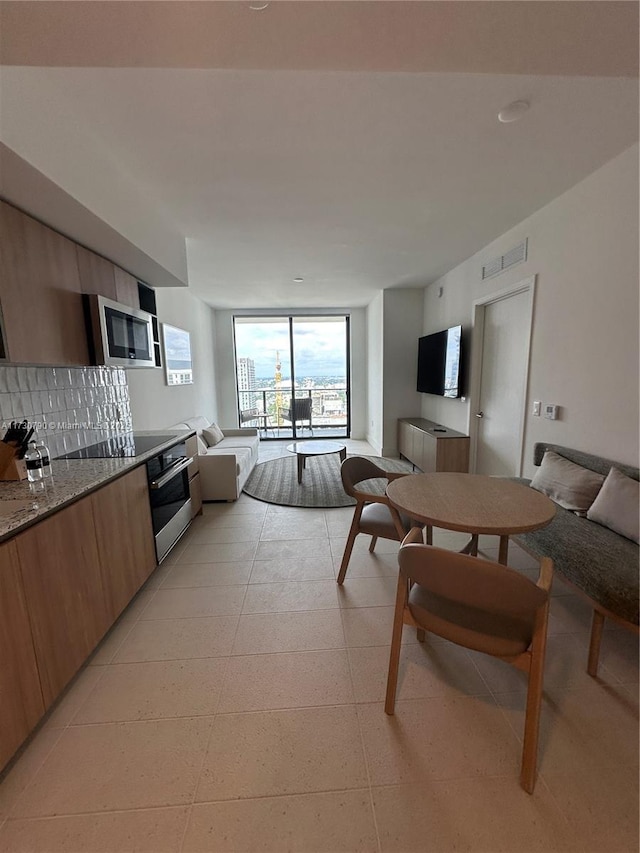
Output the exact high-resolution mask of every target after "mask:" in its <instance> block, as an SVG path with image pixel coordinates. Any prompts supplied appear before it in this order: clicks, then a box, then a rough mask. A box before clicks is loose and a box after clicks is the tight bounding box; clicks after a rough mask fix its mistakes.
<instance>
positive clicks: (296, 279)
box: [294, 276, 304, 284]
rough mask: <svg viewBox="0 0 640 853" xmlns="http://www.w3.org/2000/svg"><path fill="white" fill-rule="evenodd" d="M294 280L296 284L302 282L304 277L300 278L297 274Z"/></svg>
mask: <svg viewBox="0 0 640 853" xmlns="http://www.w3.org/2000/svg"><path fill="white" fill-rule="evenodd" d="M294 281H295V283H296V284H302V282H303V281H304V279H303V278H300V276H298V277H297V278H294Z"/></svg>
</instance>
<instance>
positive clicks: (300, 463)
mask: <svg viewBox="0 0 640 853" xmlns="http://www.w3.org/2000/svg"><path fill="white" fill-rule="evenodd" d="M303 468H304V456H303V455H302V454H301V453H298V483H302V469H303Z"/></svg>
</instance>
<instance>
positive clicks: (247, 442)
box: [220, 435, 260, 450]
mask: <svg viewBox="0 0 640 853" xmlns="http://www.w3.org/2000/svg"><path fill="white" fill-rule="evenodd" d="M259 444H260V439H259V438H256V437H255V436H253V435H248V436H247V437H246V438H244V437H240V436H225V439H224V441H223V442H221V444H220V447H224V448H225V450H235V449H236V448H237V447H248V448H253V447H258V446H259Z"/></svg>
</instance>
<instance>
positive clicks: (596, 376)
mask: <svg viewBox="0 0 640 853" xmlns="http://www.w3.org/2000/svg"><path fill="white" fill-rule="evenodd" d="M525 237H528V238H529V253H528V259H527V261H526V262H524V263H522V264H519V265H518V266H516V267H514V268H512V269H510V270H508V271H506V272H504V273H502V274H501V275H499V276H497V277H495V278H493V279H489V280H487V281H485V282H482V281H481V280H480V270H481V267H482V264H483V263H484V262H486V261H487V260H489V259H490V258H493V257H495V256H497V255H501V254H503V253H504V252H505V251H507V250H508V249H510V248H511V247H513V246H514V245H515V244H517V243H518V242H519V241H520V240H522V239H523V238H525ZM532 275H536V276H537V283H536V299H535V304H534V322H533V333H532V342H531V344H532V345H531V366H530V375H529V389H528V398H527V417H526V423H525V434H524V456H525V460H524V461H525V465H524V474H525V476H531V474H532V470H533V465H532V462H531V459H532V454H533V444H534V442H536V441H548V442H553V443H556V444H563V445H566V446H569V447H575V448H579V449H581V450H584V451H588V452H592V453H596V454H600V455H603V456H607V457H609V458H613V459H615V460H617V461H619V462H623V463H627V464H631V465H638V145H637V144H636V145H634V146H632V147H631V148H630V149H628V150H627V151H625V152H623V153H622V154H620V155H619V156H618V157H616V158H615V159H613V160H611V161H610V162H609V163H607V164H605V165H604V166H603V167H601V168H600V169H598V170H597V171H596V172H594V173H593V174H592V175H590V176H589V177H588V178H586V179H585V180H584V181H582V182H581V183H579V184H577V185H576V186H575V187H573V188H572V189H571V190H569V191H568V192H566V193H564V194H563V195H561V196H559V197H558V198H557V199H555V200H554V201H553V202H551V203H550V204H548V205H546V206H545V207H544V208H542V209H541V210H539V211H537V212H536V213H535V214H533V215H532V216H530V217H529V218H528V219H526V220H524V221H523V222H521V223H520V224H519V225H517V226H516V227H515V228H512V229H511V230H510V231H509V232H507V233H506V234H504V235H503V236H502V237H500V238H499V239H497V240H495V241H494V242H493V243H491V244H490V245H488V246H486V247H485V248H484V249H482V251H480V252H478V253H477V254H476V255H474V256H473V257H472V258H469V260H467V261H465V262H464V263H463V264H460V266H458V267H456V268H455V269H453V270H451V271H450V272H449V273H447V274H446V275H444V276H443V277H442V278H440V279H439V280H438V281H436V282H434V283H433V284H432V285H431V286H430V287H428V288H427V290H426V293H425V306H424V333H427V332H431V331H437V330H438V329H442V328H446V327H448V326H450V325H453V324H455V323H462V324H463V326H464V327H466V328H467V329H469V328H470V324H471V319H472V302H473V300H474V299H478V298H480V297H481V296H484V295H487V294H490V293H494V292H496V291H498V290H502V289H503V288H505V287H507V286H509V285H511V284H514V283H516V282H518V281H520V280H522V279H524V278H527V277H528V276H532ZM440 287H442V288H443V295H442V297H441V298H438V289H439V288H440ZM422 396H423V400H422V414H423V416H424V417H428V418H431V419H432V420H436V421H440V422H442V423H444V424H446V425H447V426H450V427H452V428H454V429H459V430H461V431H464V432H466V431H467V430H468V425H469V414H470V410H471V408H470V407H471V406H472V405H473V401H468V402H461V401H459V400H446V399H444V398H438V397H433V396H431V395H422ZM533 400H541V401H543V402H546V403H555V404H557V405H559V406H561V407H562V416H561V419H560V420H558V421H548V420H545V419H544V418H534V417H532V416H531V414H530V411H531V403H532V401H533Z"/></svg>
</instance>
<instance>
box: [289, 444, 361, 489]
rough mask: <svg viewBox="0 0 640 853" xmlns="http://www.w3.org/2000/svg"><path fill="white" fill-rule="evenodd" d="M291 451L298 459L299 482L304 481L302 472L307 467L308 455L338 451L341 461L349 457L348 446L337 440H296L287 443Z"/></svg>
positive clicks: (323, 454)
mask: <svg viewBox="0 0 640 853" xmlns="http://www.w3.org/2000/svg"><path fill="white" fill-rule="evenodd" d="M287 450H288V451H289V453H295V454H296V458H297V460H298V482H299V483H302V472H303V470H304V469H305V468H306V461H307V457H309V456H327V455H328V454H330V453H338V454H339V455H340V462H344V460H345V459H346V458H347V448H346V447H345V446H344V444H339V443H338V442H337V441H294V442H293V444H288V445H287Z"/></svg>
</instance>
